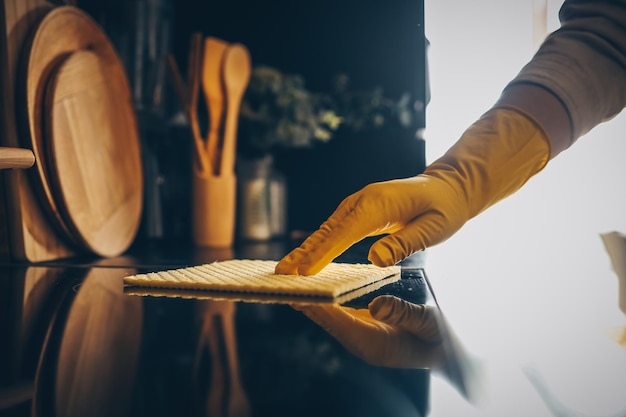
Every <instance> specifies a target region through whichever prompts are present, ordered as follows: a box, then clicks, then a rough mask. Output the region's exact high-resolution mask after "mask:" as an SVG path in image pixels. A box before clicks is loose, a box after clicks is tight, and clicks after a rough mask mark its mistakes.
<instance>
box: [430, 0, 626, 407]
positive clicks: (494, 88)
mask: <svg viewBox="0 0 626 417" xmlns="http://www.w3.org/2000/svg"><path fill="white" fill-rule="evenodd" d="M559 4H560V2H558V1H556V2H555V1H551V2H550V3H549V10H550V20H549V28H551V29H553V28H554V27H555V25H556V24H557V22H556V11H557V10H558V6H559ZM531 10H532V0H524V1H522V0H516V1H504V0H500V1H498V0H473V1H472V0H466V1H454V0H426V3H425V11H426V17H425V22H426V26H425V29H426V35H427V37H428V38H429V40H430V42H431V47H430V51H429V60H430V62H429V68H430V74H431V77H430V82H431V92H432V100H431V103H430V105H429V107H428V110H427V130H426V140H427V160H428V161H429V162H430V161H432V160H434V159H435V158H436V157H438V156H439V155H440V154H441V153H442V152H444V151H445V149H447V148H448V147H449V146H450V145H451V144H452V143H453V142H454V141H455V140H456V139H457V138H458V137H459V136H460V135H461V133H462V132H463V130H464V129H465V128H466V127H467V126H469V124H470V123H472V122H473V121H474V120H475V119H476V118H477V117H479V116H480V114H482V113H483V112H484V111H486V110H487V109H488V108H489V107H490V106H491V105H492V104H493V102H494V101H495V100H496V99H497V97H498V95H499V94H500V91H501V89H502V88H503V87H504V85H505V84H506V83H507V82H508V81H509V80H510V79H511V78H512V77H514V76H515V74H516V73H517V71H519V69H520V68H521V67H522V65H523V64H524V63H526V62H527V61H528V59H530V57H531V55H532V53H533V52H534V48H533V44H532V33H531V27H532V21H531V15H532V13H531ZM625 158H626V114H622V115H620V116H619V117H617V118H616V119H614V120H612V121H611V122H609V123H606V124H603V125H601V126H599V127H598V128H596V129H595V130H594V131H592V132H591V133H590V134H588V135H586V136H585V137H583V138H581V139H579V141H578V142H577V143H576V144H575V145H574V146H573V147H572V148H570V149H569V150H568V151H566V152H564V153H562V154H561V155H560V156H559V157H558V158H556V159H555V160H553V161H551V163H550V164H549V165H548V166H547V167H546V168H545V169H544V171H542V172H541V173H540V174H538V175H537V176H535V177H534V178H533V179H531V181H530V182H529V183H528V184H527V185H526V187H524V188H523V189H522V190H520V191H519V192H518V193H517V194H515V195H514V196H512V197H510V198H509V199H507V200H505V201H503V202H501V203H499V204H498V205H496V206H494V207H492V208H491V209H490V210H488V211H486V212H484V213H483V214H481V215H480V216H479V217H477V218H476V219H474V220H472V221H470V222H469V223H468V224H466V226H465V227H464V228H463V229H462V230H461V231H460V232H459V233H457V234H456V235H455V236H454V237H452V238H451V239H449V240H448V241H447V242H445V243H443V244H440V245H438V246H436V247H433V248H431V249H430V250H429V251H428V255H427V272H428V274H429V276H430V278H431V281H432V282H433V285H434V287H435V290H436V292H437V295H438V297H439V299H440V302H441V303H442V305H443V307H444V310H445V311H446V313H447V315H448V317H449V319H450V321H451V322H452V324H453V327H454V328H455V330H456V331H457V333H458V334H459V335H460V336H461V339H462V340H463V341H464V342H465V343H466V345H467V346H468V348H469V349H470V350H471V351H473V352H475V353H476V354H477V355H479V356H482V357H485V358H487V359H489V360H491V363H492V364H497V366H495V367H494V366H492V367H491V368H490V369H491V371H490V372H494V374H493V375H492V378H493V380H492V385H491V388H492V390H493V392H492V401H491V403H490V406H489V407H488V408H487V410H482V411H481V415H482V414H485V413H487V414H489V413H491V414H490V415H494V416H495V415H507V416H509V417H511V416H517V415H520V416H522V415H526V416H528V415H533V416H541V415H546V416H547V415H550V414H549V413H548V411H547V409H546V408H545V407H544V406H543V405H542V403H541V401H539V399H538V397H537V395H536V394H535V391H534V389H532V387H530V385H529V384H528V380H527V379H526V378H525V377H524V376H523V374H522V372H521V369H522V366H524V365H525V364H529V363H542V364H544V366H543V368H544V369H545V371H544V372H545V373H546V375H547V374H548V373H549V370H548V368H550V367H551V366H552V367H553V368H554V367H556V366H557V365H558V369H559V370H560V371H558V372H555V373H554V375H555V376H554V377H553V379H554V380H551V383H552V386H553V388H554V389H555V390H557V391H558V390H561V391H563V390H564V391H563V392H565V393H563V392H561V391H558V392H559V393H560V394H559V395H561V396H562V398H563V399H564V401H565V402H566V403H567V404H570V405H571V406H572V407H573V408H576V409H578V410H581V411H585V408H589V410H591V411H593V412H598V410H599V409H600V408H603V407H604V408H606V410H605V411H607V412H608V411H612V410H614V409H617V410H621V409H622V408H621V407H622V406H623V409H626V404H624V403H625V402H626V400H623V399H622V398H621V397H622V396H623V395H621V394H619V395H618V394H617V393H616V394H615V395H613V393H614V392H616V391H615V389H613V388H612V383H613V382H615V383H619V382H621V384H622V385H621V390H622V391H623V387H624V386H626V384H625V382H626V372H624V369H626V368H625V367H624V365H625V364H626V354H624V355H622V356H618V358H621V359H622V361H621V362H620V363H621V365H620V366H622V367H621V368H620V367H619V366H618V367H616V366H615V364H614V363H613V362H611V361H613V359H611V358H613V357H612V356H611V355H610V354H604V355H602V356H601V355H598V352H599V351H600V349H601V348H599V347H598V345H602V346H605V344H604V343H605V342H607V341H608V338H607V337H606V334H605V332H606V330H607V328H609V326H612V325H615V324H616V323H618V324H622V323H623V321H624V318H623V316H622V315H621V313H620V312H619V310H618V308H617V294H616V290H617V280H616V278H615V276H614V275H613V272H612V271H611V269H610V264H609V261H608V257H607V255H606V253H605V251H604V247H603V246H602V242H601V241H600V238H599V236H598V235H599V233H602V232H607V231H611V230H619V231H622V232H626V163H624V159H625ZM596 342H597V343H596ZM608 342H609V343H610V341H608ZM606 348H607V349H608V351H610V352H612V353H614V352H613V350H612V345H611V346H608V347H606ZM603 352H604V351H603ZM604 353H606V352H604ZM618 355H619V354H618ZM579 362H580V363H585V364H587V368H588V369H586V372H587V373H583V374H582V375H581V371H580V369H578V371H577V373H575V374H574V377H572V376H571V375H570V372H572V371H574V370H573V366H572V365H573V364H576V363H579ZM545 364H548V365H545ZM607 369H608V371H607ZM616 369H620V371H615V370H616ZM594 370H595V371H598V370H602V371H603V373H602V375H603V377H602V378H604V379H605V380H603V381H601V382H600V381H597V380H595V379H594V378H595V377H596V376H597V375H595V374H594V372H595V371H594ZM607 372H608V373H607ZM611 372H613V373H611ZM620 375H624V377H623V378H622V377H621V376H620ZM606 378H608V381H607V380H606ZM600 383H601V384H602V386H604V387H605V388H604V389H603V393H604V394H603V395H599V393H597V392H593V391H591V392H589V391H588V392H586V393H583V392H584V391H585V390H589V389H590V387H591V389H592V390H593V389H597V387H598V386H599V385H598V384H600ZM607 386H608V389H607V388H606V387H607ZM580 393H583V394H582V395H579V394H580ZM590 396H591V397H595V398H596V399H595V400H592V399H589V397H590ZM605 397H606V398H605ZM454 398H455V394H454V393H453V392H452V391H448V388H447V387H446V386H445V384H442V383H435V385H434V387H433V402H434V404H433V413H432V415H433V416H438V415H442V416H445V415H454V414H453V413H454V412H458V410H455V407H461V406H462V405H461V402H455V401H453V399H454ZM513 409H514V410H517V412H516V413H512V412H511V410H513ZM470 412H471V411H468V410H464V413H465V414H464V415H470V414H468V413H470ZM476 412H478V411H476Z"/></svg>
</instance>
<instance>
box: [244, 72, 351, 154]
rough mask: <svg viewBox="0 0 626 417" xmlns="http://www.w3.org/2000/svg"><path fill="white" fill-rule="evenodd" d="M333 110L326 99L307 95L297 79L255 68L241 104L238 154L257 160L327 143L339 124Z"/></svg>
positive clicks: (330, 100) (303, 86)
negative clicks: (277, 153) (278, 153)
mask: <svg viewBox="0 0 626 417" xmlns="http://www.w3.org/2000/svg"><path fill="white" fill-rule="evenodd" d="M334 107H335V106H334V103H333V100H332V98H331V97H330V96H329V95H326V94H321V93H313V92H311V91H308V90H307V89H306V88H305V85H304V80H303V79H302V77H300V76H299V75H291V74H283V73H281V72H280V71H278V70H276V69H274V68H271V67H267V66H260V67H255V68H254V69H253V71H252V75H251V78H250V84H249V86H248V88H247V90H246V93H245V94H244V97H243V100H242V104H241V111H240V120H239V132H240V133H239V135H238V143H239V145H238V151H239V153H240V154H242V155H245V156H260V155H264V154H268V153H271V152H272V151H273V150H276V149H277V148H300V147H308V146H311V145H312V144H313V143H315V142H317V141H322V142H325V141H328V140H330V139H331V138H332V135H333V132H334V131H335V130H337V128H338V127H339V125H340V124H341V118H340V117H338V116H337V114H336V113H335V111H334Z"/></svg>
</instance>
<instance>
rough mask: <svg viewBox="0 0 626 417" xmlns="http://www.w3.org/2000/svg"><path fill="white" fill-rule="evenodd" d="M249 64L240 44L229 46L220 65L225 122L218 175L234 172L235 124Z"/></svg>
mask: <svg viewBox="0 0 626 417" xmlns="http://www.w3.org/2000/svg"><path fill="white" fill-rule="evenodd" d="M250 73H251V63H250V53H249V52H248V49H247V48H246V47H245V46H244V45H241V44H233V45H231V46H230V47H229V48H228V49H227V50H226V52H225V55H224V62H223V64H222V80H223V82H224V92H225V94H226V120H225V123H224V141H223V144H222V157H221V161H220V165H219V173H220V175H224V174H232V173H234V171H235V156H236V153H237V124H238V122H239V109H240V106H241V99H242V97H243V94H244V92H245V91H246V88H247V87H248V83H249V81H250Z"/></svg>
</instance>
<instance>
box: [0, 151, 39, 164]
mask: <svg viewBox="0 0 626 417" xmlns="http://www.w3.org/2000/svg"><path fill="white" fill-rule="evenodd" d="M34 163H35V155H34V154H33V151H31V150H30V149H20V148H4V147H0V169H7V168H30V167H32V166H33V164H34Z"/></svg>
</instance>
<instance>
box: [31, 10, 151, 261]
mask: <svg viewBox="0 0 626 417" xmlns="http://www.w3.org/2000/svg"><path fill="white" fill-rule="evenodd" d="M27 48H28V49H27V50H28V55H27V65H26V112H27V119H28V130H29V132H28V133H29V135H28V136H29V138H30V141H31V146H32V150H33V153H34V154H35V158H36V161H37V162H36V164H35V166H36V170H37V171H36V173H37V175H36V178H35V181H34V183H35V187H37V188H40V191H41V194H40V195H41V196H42V197H43V198H41V199H40V200H41V201H40V202H41V204H42V205H43V206H44V208H45V209H47V210H46V211H47V212H48V214H49V216H48V217H49V220H50V221H51V222H53V223H55V225H56V228H57V229H58V230H60V231H61V232H62V233H63V234H64V235H65V238H67V239H68V240H69V241H71V242H73V243H74V244H77V245H79V246H80V247H81V249H87V250H89V251H91V252H94V253H96V254H98V255H102V256H115V255H118V254H120V253H122V252H123V251H124V250H125V249H126V248H128V246H129V245H130V244H131V243H132V240H133V238H134V236H135V234H136V232H137V229H138V227H139V223H140V216H141V209H142V201H143V195H142V194H143V176H142V166H141V156H140V148H139V136H138V131H137V124H136V119H135V115H134V110H133V107H132V101H131V95H130V88H129V85H128V82H127V79H126V76H125V73H124V70H123V67H122V64H121V62H120V60H119V58H118V56H117V54H116V52H115V50H114V48H113V47H112V45H111V44H110V42H109V40H108V38H107V36H106V35H105V34H104V32H103V31H102V30H101V28H100V27H99V26H98V24H97V23H96V22H95V21H93V20H92V19H91V18H90V17H89V16H88V15H87V14H85V13H84V12H82V11H81V10H79V9H77V8H75V7H72V6H64V7H58V8H55V9H53V10H52V11H51V12H49V13H48V14H47V15H46V16H45V17H44V18H43V20H42V21H41V23H40V24H39V25H38V27H37V29H36V31H35V33H34V36H33V37H32V41H31V43H30V45H27Z"/></svg>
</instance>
